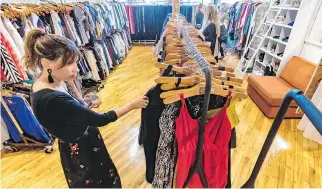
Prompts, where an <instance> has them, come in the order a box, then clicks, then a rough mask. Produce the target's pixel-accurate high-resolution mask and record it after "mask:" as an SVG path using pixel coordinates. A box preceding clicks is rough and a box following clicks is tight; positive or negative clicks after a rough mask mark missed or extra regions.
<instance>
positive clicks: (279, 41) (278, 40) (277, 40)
mask: <svg viewBox="0 0 322 189" xmlns="http://www.w3.org/2000/svg"><path fill="white" fill-rule="evenodd" d="M266 38H267V39H270V40H273V41H276V42H278V43H280V44H283V45H287V42H284V41H282V40H280V39H275V38H273V37H271V36H266Z"/></svg>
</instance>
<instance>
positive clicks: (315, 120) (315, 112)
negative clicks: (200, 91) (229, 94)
mask: <svg viewBox="0 0 322 189" xmlns="http://www.w3.org/2000/svg"><path fill="white" fill-rule="evenodd" d="M292 100H295V102H296V103H297V104H298V105H299V106H300V108H301V109H302V110H303V112H304V114H305V115H306V116H307V117H308V118H309V120H310V121H311V122H312V124H313V126H314V127H315V128H316V130H317V131H318V132H319V133H320V134H321V135H322V113H321V112H320V111H319V109H318V108H317V107H316V106H315V105H314V104H313V103H312V102H311V101H310V100H309V99H308V98H307V97H306V96H305V95H304V94H303V92H302V91H300V90H298V89H293V90H291V91H290V92H288V93H287V94H286V96H285V97H284V100H283V102H282V105H281V107H280V109H279V110H278V113H277V116H276V118H275V119H274V122H273V124H272V127H271V129H270V130H269V133H268V135H267V137H266V139H265V142H264V145H263V147H262V149H261V151H260V154H259V156H258V158H257V160H256V163H255V166H254V168H253V171H252V173H251V175H250V177H249V179H248V180H247V182H246V183H245V184H244V185H243V186H242V187H241V188H254V187H255V181H256V178H257V176H258V173H259V171H260V169H261V167H262V165H263V163H264V161H265V158H266V155H267V153H268V151H269V149H270V147H271V145H272V143H273V141H274V138H275V136H276V134H277V131H278V130H279V128H280V126H281V123H282V121H283V119H284V116H285V114H286V111H287V109H288V107H289V105H290V104H291V102H292Z"/></svg>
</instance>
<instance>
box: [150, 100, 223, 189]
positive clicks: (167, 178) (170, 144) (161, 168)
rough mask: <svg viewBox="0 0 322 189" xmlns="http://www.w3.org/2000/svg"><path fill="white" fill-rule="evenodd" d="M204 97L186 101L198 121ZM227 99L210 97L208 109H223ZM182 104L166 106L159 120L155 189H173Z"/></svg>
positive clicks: (153, 185)
mask: <svg viewBox="0 0 322 189" xmlns="http://www.w3.org/2000/svg"><path fill="white" fill-rule="evenodd" d="M203 100H204V97H203V95H202V96H194V97H190V98H188V99H186V104H188V105H189V106H187V107H188V111H189V113H190V115H191V116H192V117H193V118H194V119H197V118H199V117H200V116H201V113H202V105H203ZM225 102H226V98H225V97H221V96H216V95H210V101H209V107H208V109H209V110H211V109H217V108H220V107H223V106H224V104H225ZM180 108H181V103H180V102H176V103H171V104H168V105H166V106H165V109H164V110H163V112H162V114H161V117H160V119H159V127H160V138H159V142H158V149H157V154H156V163H155V175H154V178H153V182H152V187H153V188H172V185H173V184H172V182H173V178H174V170H175V167H176V162H177V161H176V155H177V149H176V145H175V143H174V142H175V127H176V125H175V120H176V119H177V117H178V116H179V110H180Z"/></svg>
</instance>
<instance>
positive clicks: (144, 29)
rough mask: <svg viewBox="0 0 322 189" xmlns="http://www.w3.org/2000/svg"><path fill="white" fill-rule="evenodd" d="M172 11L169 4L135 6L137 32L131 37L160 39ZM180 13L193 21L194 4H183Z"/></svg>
mask: <svg viewBox="0 0 322 189" xmlns="http://www.w3.org/2000/svg"><path fill="white" fill-rule="evenodd" d="M171 11H172V9H171V6H168V5H158V6H153V5H144V6H133V17H134V25H135V34H132V35H131V39H132V40H155V39H156V38H157V39H159V38H160V36H161V35H162V33H163V29H164V26H165V24H166V23H167V22H168V14H169V13H171ZM180 13H181V14H182V15H184V16H185V17H186V19H187V21H188V22H191V20H192V16H193V15H192V6H181V7H180Z"/></svg>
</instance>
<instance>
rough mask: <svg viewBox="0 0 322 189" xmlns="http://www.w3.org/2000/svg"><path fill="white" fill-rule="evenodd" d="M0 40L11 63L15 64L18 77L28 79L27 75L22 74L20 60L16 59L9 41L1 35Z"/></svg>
mask: <svg viewBox="0 0 322 189" xmlns="http://www.w3.org/2000/svg"><path fill="white" fill-rule="evenodd" d="M0 40H1V42H2V44H3V46H4V47H5V48H6V49H7V51H8V53H9V55H10V58H11V60H12V62H13V63H14V64H15V66H16V69H17V71H18V72H19V75H20V76H21V78H22V79H24V80H25V79H28V77H27V74H26V73H25V72H24V70H23V68H22V67H21V66H20V60H19V58H18V57H17V55H16V53H15V51H14V50H13V48H12V46H11V44H10V43H9V41H8V40H7V39H6V38H5V37H4V36H3V34H2V33H0Z"/></svg>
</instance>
